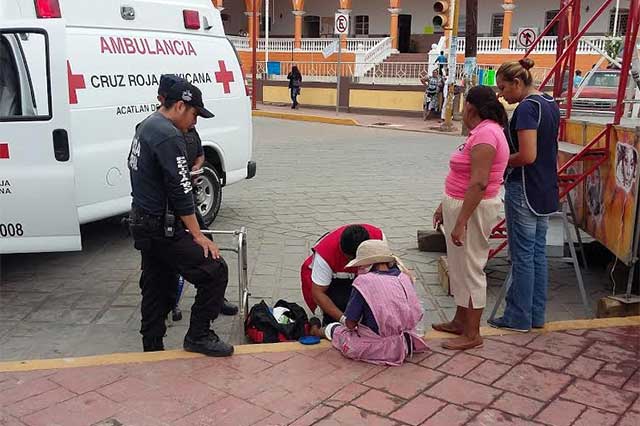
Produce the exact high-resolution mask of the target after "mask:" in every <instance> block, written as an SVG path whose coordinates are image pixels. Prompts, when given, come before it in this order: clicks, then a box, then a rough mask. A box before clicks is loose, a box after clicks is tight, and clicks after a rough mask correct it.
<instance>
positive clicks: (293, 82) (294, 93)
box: [287, 65, 302, 109]
mask: <svg viewBox="0 0 640 426" xmlns="http://www.w3.org/2000/svg"><path fill="white" fill-rule="evenodd" d="M287 79H288V80H289V91H290V92H291V109H296V108H298V96H300V88H301V87H302V74H301V73H300V70H299V69H298V67H297V66H296V65H294V66H293V67H292V68H291V72H290V73H289V74H288V75H287Z"/></svg>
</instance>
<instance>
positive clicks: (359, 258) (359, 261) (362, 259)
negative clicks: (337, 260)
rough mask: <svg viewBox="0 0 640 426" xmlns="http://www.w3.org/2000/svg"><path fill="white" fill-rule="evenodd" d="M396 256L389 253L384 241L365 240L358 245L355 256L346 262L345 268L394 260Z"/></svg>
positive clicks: (389, 250)
mask: <svg viewBox="0 0 640 426" xmlns="http://www.w3.org/2000/svg"><path fill="white" fill-rule="evenodd" d="M396 261H397V257H395V256H394V255H393V253H391V249H390V248H389V246H388V245H387V243H386V241H382V240H366V241H363V242H362V244H360V245H359V246H358V250H357V251H356V258H355V259H353V260H352V261H351V262H349V263H347V268H352V267H356V266H369V265H373V264H375V263H389V262H396Z"/></svg>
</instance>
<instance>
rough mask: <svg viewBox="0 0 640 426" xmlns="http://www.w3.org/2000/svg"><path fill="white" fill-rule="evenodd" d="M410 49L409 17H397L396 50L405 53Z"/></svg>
mask: <svg viewBox="0 0 640 426" xmlns="http://www.w3.org/2000/svg"><path fill="white" fill-rule="evenodd" d="M410 48H411V15H399V16H398V50H399V51H400V53H407V52H409V50H410Z"/></svg>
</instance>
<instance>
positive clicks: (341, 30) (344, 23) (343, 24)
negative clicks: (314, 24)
mask: <svg viewBox="0 0 640 426" xmlns="http://www.w3.org/2000/svg"><path fill="white" fill-rule="evenodd" d="M335 33H336V34H339V35H342V34H348V33H349V15H346V14H343V13H336V22H335Z"/></svg>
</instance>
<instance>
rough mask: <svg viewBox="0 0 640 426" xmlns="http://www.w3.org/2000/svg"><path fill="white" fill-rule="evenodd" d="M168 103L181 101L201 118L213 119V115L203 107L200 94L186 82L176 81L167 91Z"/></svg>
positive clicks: (182, 80) (198, 90)
mask: <svg viewBox="0 0 640 426" xmlns="http://www.w3.org/2000/svg"><path fill="white" fill-rule="evenodd" d="M166 98H167V100H168V101H182V102H184V103H185V104H187V105H190V106H192V107H194V108H195V109H196V110H198V115H199V116H200V117H202V118H211V117H214V115H213V113H211V111H209V110H208V109H206V108H205V107H204V103H203V102H202V92H201V91H200V89H198V88H197V87H196V86H194V85H193V84H191V83H189V82H188V81H187V80H184V79H178V80H177V81H176V82H175V83H174V84H173V85H172V86H171V87H170V88H169V90H168V91H167V96H166Z"/></svg>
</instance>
